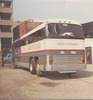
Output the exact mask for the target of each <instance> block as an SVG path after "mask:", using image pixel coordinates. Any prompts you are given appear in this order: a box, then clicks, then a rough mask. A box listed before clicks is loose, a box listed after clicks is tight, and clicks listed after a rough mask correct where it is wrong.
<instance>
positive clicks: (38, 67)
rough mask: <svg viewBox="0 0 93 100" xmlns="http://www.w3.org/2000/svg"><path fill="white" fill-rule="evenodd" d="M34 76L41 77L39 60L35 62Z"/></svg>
mask: <svg viewBox="0 0 93 100" xmlns="http://www.w3.org/2000/svg"><path fill="white" fill-rule="evenodd" d="M36 74H37V76H39V77H42V76H43V72H42V71H41V70H40V64H39V60H37V64H36Z"/></svg>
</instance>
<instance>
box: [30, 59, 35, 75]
mask: <svg viewBox="0 0 93 100" xmlns="http://www.w3.org/2000/svg"><path fill="white" fill-rule="evenodd" d="M29 69H30V73H31V74H36V64H35V60H30V62H29Z"/></svg>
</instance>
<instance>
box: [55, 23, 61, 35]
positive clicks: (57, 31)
mask: <svg viewBox="0 0 93 100" xmlns="http://www.w3.org/2000/svg"><path fill="white" fill-rule="evenodd" d="M55 32H56V33H57V34H60V26H59V24H56V26H55Z"/></svg>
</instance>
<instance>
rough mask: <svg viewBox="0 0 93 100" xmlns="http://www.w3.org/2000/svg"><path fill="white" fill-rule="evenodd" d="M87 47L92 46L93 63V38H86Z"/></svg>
mask: <svg viewBox="0 0 93 100" xmlns="http://www.w3.org/2000/svg"><path fill="white" fill-rule="evenodd" d="M85 47H91V48H92V64H93V38H86V39H85Z"/></svg>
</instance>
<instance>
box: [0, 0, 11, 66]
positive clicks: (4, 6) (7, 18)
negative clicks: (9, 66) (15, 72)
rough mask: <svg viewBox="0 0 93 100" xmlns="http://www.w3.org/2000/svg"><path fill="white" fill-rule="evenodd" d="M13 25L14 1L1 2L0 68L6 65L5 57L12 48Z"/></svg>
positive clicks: (0, 0) (3, 0)
mask: <svg viewBox="0 0 93 100" xmlns="http://www.w3.org/2000/svg"><path fill="white" fill-rule="evenodd" d="M12 25H13V0H0V67H1V66H3V65H4V56H5V55H6V54H7V53H8V52H9V50H10V48H11V42H12V40H13V33H12Z"/></svg>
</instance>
